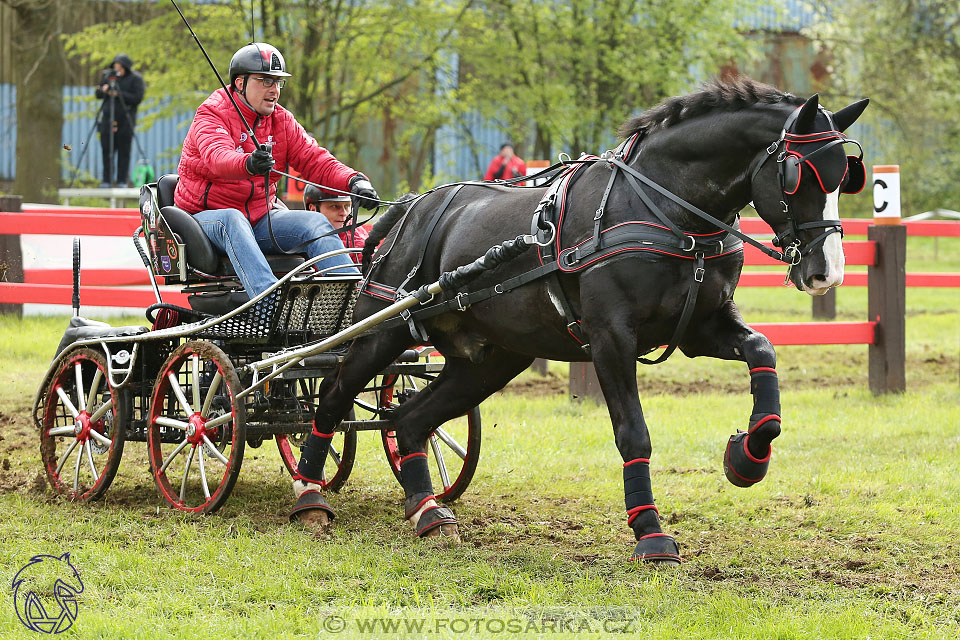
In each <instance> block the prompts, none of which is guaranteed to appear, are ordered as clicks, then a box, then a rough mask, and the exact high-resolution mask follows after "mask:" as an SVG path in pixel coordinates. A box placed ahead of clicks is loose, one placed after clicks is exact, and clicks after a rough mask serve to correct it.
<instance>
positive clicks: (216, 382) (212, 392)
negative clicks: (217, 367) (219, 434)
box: [200, 371, 223, 418]
mask: <svg viewBox="0 0 960 640" xmlns="http://www.w3.org/2000/svg"><path fill="white" fill-rule="evenodd" d="M221 380H223V375H222V374H221V373H220V371H217V373H216V374H215V375H214V376H213V380H211V381H210V388H209V389H207V397H206V398H204V399H203V408H202V409H200V415H201V416H203V417H204V418H206V417H207V415H208V414H209V412H210V404H211V403H212V402H213V398H214V396H216V395H217V389H219V388H220V381H221Z"/></svg>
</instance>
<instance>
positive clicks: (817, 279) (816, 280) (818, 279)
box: [809, 273, 827, 285]
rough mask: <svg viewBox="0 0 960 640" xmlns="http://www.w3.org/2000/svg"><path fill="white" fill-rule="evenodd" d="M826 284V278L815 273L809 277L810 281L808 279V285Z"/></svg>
mask: <svg viewBox="0 0 960 640" xmlns="http://www.w3.org/2000/svg"><path fill="white" fill-rule="evenodd" d="M826 282H827V276H825V275H823V274H821V273H816V274H814V275H812V276H810V279H809V283H810V285H817V284H825V283H826Z"/></svg>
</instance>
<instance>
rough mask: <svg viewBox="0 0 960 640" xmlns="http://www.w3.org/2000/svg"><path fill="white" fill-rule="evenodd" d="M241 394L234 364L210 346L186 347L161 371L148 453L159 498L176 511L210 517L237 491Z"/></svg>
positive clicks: (242, 428) (243, 421)
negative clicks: (234, 486)
mask: <svg viewBox="0 0 960 640" xmlns="http://www.w3.org/2000/svg"><path fill="white" fill-rule="evenodd" d="M239 391H240V380H239V379H238V378H237V372H236V369H234V366H233V363H232V362H230V359H229V358H228V357H227V355H226V354H225V353H224V352H223V351H221V350H220V348H219V347H217V346H216V345H214V344H212V343H210V342H186V343H184V344H183V345H181V346H180V347H179V348H177V349H176V350H175V351H174V352H173V353H172V354H170V357H169V358H167V360H166V362H164V363H163V365H162V366H161V367H160V375H159V376H157V382H156V384H155V386H154V389H153V397H152V398H151V400H150V418H149V421H148V423H147V451H148V453H149V456H150V471H151V472H152V473H153V478H154V480H155V481H156V483H157V488H158V489H159V490H160V494H161V495H162V496H163V498H164V499H165V500H166V501H167V502H169V503H170V504H171V505H173V506H174V507H176V508H177V509H180V510H182V511H191V512H198V511H200V512H203V513H211V512H213V511H216V510H217V509H219V508H220V507H221V506H222V505H223V503H224V502H226V500H227V497H229V495H230V491H232V490H233V485H234V483H235V482H236V481H237V476H239V475H240V465H241V463H242V462H243V447H244V444H245V442H246V414H245V412H244V407H243V404H242V401H238V400H237V393H238V392H239Z"/></svg>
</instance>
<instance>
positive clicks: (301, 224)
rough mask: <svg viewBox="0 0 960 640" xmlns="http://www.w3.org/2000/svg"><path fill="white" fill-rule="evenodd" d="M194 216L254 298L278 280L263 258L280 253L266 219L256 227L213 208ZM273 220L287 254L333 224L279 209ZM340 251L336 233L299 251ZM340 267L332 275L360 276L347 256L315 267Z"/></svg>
mask: <svg viewBox="0 0 960 640" xmlns="http://www.w3.org/2000/svg"><path fill="white" fill-rule="evenodd" d="M193 217H194V219H195V220H196V221H197V222H199V223H200V226H201V227H202V228H203V232H204V233H205V234H207V237H208V238H210V242H212V243H213V246H215V247H216V248H217V249H219V250H220V251H222V252H223V253H225V254H226V255H227V257H228V258H229V259H230V264H232V265H233V270H234V271H235V272H236V273H237V277H239V278H240V282H241V283H242V284H243V288H244V289H246V290H247V294H248V295H249V296H250V297H251V298H253V297H256V296H258V295H260V294H261V293H262V292H264V291H266V290H267V289H269V288H270V286H271V285H273V284H274V283H275V282H276V281H277V277H276V276H274V275H273V271H272V270H271V269H270V265H269V264H268V263H267V259H266V258H265V257H264V253H269V254H275V253H279V252H278V251H277V249H276V247H274V245H273V241H272V240H271V239H270V230H269V227H268V226H267V217H266V216H264V217H263V218H261V219H260V221H259V222H258V223H257V225H256V226H254V227H251V226H250V222H249V221H248V220H247V217H246V216H245V215H244V214H243V213H241V212H240V211H239V210H237V209H212V210H210V211H201V212H200V213H197V214H194V216H193ZM270 220H271V222H272V225H273V236H274V238H276V240H277V244H278V245H280V248H281V249H283V250H285V251H290V250H291V249H293V248H294V247H296V246H298V245H300V244H302V243H304V242H306V241H307V240H310V239H311V238H316V237H317V236H321V235H323V234H325V233H328V232H330V231H333V225H332V224H330V221H329V220H327V219H326V218H325V217H324V216H323V215H322V214H320V213H317V212H316V211H303V210H295V209H291V210H285V209H283V210H276V211H273V212H271V213H270ZM337 249H343V242H341V241H340V238H339V237H337V234H331V235H329V236H326V237H324V238H320V239H318V240H314V241H313V242H311V243H310V244H308V245H307V246H306V247H304V248H301V249H300V251H301V252H303V253H306V254H307V257H309V258H314V257H316V256H318V255H320V254H321V253H326V252H328V251H336V250H337ZM338 265H343V266H344V268H343V269H337V270H336V271H334V272H333V273H335V274H338V275H339V274H347V273H351V274H356V273H359V271H358V270H357V266H356V264H355V263H354V262H353V261H352V260H351V259H350V256H349V255H347V254H344V255H339V256H333V257H332V258H327V259H325V260H321V261H320V262H318V263H317V265H316V266H317V268H318V269H326V268H328V267H333V266H338Z"/></svg>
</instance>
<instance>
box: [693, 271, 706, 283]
mask: <svg viewBox="0 0 960 640" xmlns="http://www.w3.org/2000/svg"><path fill="white" fill-rule="evenodd" d="M705 273H706V270H705V269H704V268H703V267H697V268H696V269H694V270H693V279H694V280H696V281H697V282H703V276H704V274H705Z"/></svg>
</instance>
